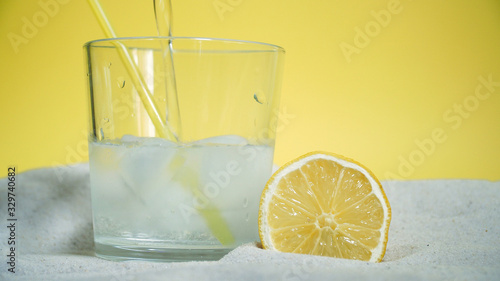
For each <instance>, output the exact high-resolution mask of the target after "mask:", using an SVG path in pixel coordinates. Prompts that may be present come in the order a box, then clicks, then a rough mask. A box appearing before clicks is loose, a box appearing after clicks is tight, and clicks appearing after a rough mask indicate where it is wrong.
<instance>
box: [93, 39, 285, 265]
mask: <svg viewBox="0 0 500 281" xmlns="http://www.w3.org/2000/svg"><path fill="white" fill-rule="evenodd" d="M84 51H85V57H86V62H87V64H86V65H87V77H88V86H89V98H90V100H89V105H90V106H89V109H90V114H89V115H90V124H89V128H90V129H89V162H90V183H91V194H92V212H93V220H94V221H93V223H94V224H93V226H94V239H95V251H96V255H97V256H99V257H102V258H106V259H112V260H127V259H146V260H166V261H187V260H217V259H219V258H221V257H222V256H223V255H224V254H226V253H227V252H229V251H230V250H231V249H234V248H235V247H237V246H238V245H241V244H243V243H248V242H253V241H258V240H259V236H258V229H257V216H258V207H259V200H260V195H261V192H262V189H263V188H264V186H265V183H266V181H267V180H268V179H269V177H270V175H271V171H272V163H273V153H274V141H275V135H276V134H275V133H276V122H277V119H278V118H277V117H278V116H277V115H278V106H279V98H280V88H281V80H282V72H283V58H284V50H283V49H282V48H281V47H278V46H275V45H270V44H264V43H257V42H249V41H237V40H224V39H209V38H181V37H138V38H117V39H104V40H96V41H91V42H88V43H86V44H85V46H84Z"/></svg>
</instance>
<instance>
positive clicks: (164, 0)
mask: <svg viewBox="0 0 500 281" xmlns="http://www.w3.org/2000/svg"><path fill="white" fill-rule="evenodd" d="M153 6H154V13H155V20H156V29H157V31H158V36H161V37H172V4H171V2H170V0H153ZM172 44H173V42H172V40H171V39H169V40H168V46H165V45H164V44H162V51H163V62H164V68H165V79H166V81H165V84H166V91H167V92H166V95H167V111H166V116H165V119H166V120H165V121H166V124H167V126H168V127H169V129H170V131H171V132H173V134H174V137H175V141H177V142H179V135H180V129H181V124H180V123H181V118H180V113H179V102H178V98H177V86H176V83H175V70H174V60H173V46H172ZM173 127H175V128H173Z"/></svg>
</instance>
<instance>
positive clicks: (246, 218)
mask: <svg viewBox="0 0 500 281" xmlns="http://www.w3.org/2000/svg"><path fill="white" fill-rule="evenodd" d="M249 219H250V214H249V213H247V215H246V216H245V221H248V220H249Z"/></svg>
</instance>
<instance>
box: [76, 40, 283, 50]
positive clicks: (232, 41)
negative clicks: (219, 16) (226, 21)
mask: <svg viewBox="0 0 500 281" xmlns="http://www.w3.org/2000/svg"><path fill="white" fill-rule="evenodd" d="M153 39H162V40H190V41H217V42H228V43H240V44H247V45H259V46H267V47H271V48H272V49H275V50H277V51H280V52H283V53H284V52H285V49H284V48H283V47H281V46H278V45H275V44H270V43H264V42H258V41H250V40H240V39H225V38H212V37H191V36H131V37H115V38H102V39H95V40H91V41H87V42H86V43H85V44H83V47H84V48H86V47H89V46H92V45H95V44H97V43H101V42H116V41H147V40H153Z"/></svg>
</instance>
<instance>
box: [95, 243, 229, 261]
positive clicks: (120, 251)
mask: <svg viewBox="0 0 500 281" xmlns="http://www.w3.org/2000/svg"><path fill="white" fill-rule="evenodd" d="M231 250H233V249H232V248H231V249H230V248H222V249H210V248H208V249H201V248H193V249H179V248H154V247H145V246H130V245H127V246H116V245H107V244H101V243H97V242H96V243H95V254H96V256H97V257H99V258H103V259H107V260H112V261H126V260H147V261H158V262H185V261H217V260H219V259H221V258H222V257H223V256H225V255H226V254H227V253H229V252H230V251H231Z"/></svg>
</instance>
